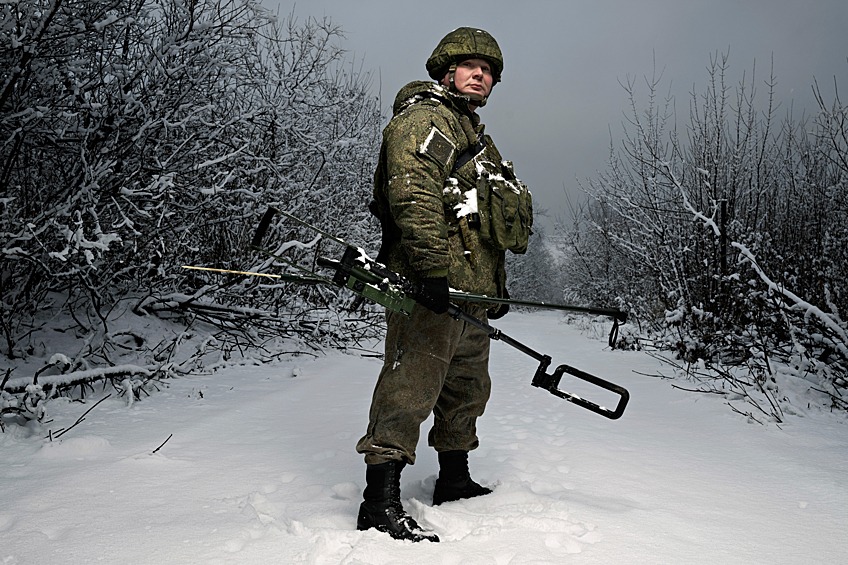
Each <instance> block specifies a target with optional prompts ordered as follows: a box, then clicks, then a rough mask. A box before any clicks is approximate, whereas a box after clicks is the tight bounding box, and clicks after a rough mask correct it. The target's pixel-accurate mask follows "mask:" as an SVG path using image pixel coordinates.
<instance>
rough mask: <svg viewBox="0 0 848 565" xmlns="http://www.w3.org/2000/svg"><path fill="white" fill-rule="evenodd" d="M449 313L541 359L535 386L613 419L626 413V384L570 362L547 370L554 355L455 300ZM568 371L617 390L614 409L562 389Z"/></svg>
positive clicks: (585, 379)
mask: <svg viewBox="0 0 848 565" xmlns="http://www.w3.org/2000/svg"><path fill="white" fill-rule="evenodd" d="M447 313H448V315H450V316H451V317H452V318H454V319H456V320H462V321H463V322H466V323H469V324H471V325H472V326H475V327H477V328H479V329H481V330H483V331H484V332H486V333H487V334H488V336H489V339H492V340H497V341H502V342H504V343H505V344H507V345H509V346H510V347H514V348H515V349H517V350H519V351H520V352H522V353H524V354H525V355H528V356H530V357H532V358H533V359H535V360H536V361H538V362H539V367H538V368H537V369H536V374H535V375H533V381H532V382H531V383H530V384H532V385H533V386H535V387H539V388H542V389H545V390H547V391H548V392H550V393H551V394H553V395H554V396H558V397H560V398H563V399H565V400H567V401H568V402H571V403H572V404H576V405H578V406H580V407H581V408H585V409H586V410H589V411H591V412H594V413H595V414H600V415H601V416H604V417H606V418H609V419H610V420H617V419H619V418H621V415H622V414H624V409H625V408H626V407H627V402H628V401H629V400H630V393H629V392H628V391H627V389H625V388H624V387H621V386H618V385H617V384H615V383H611V382H609V381H607V380H605V379H602V378H600V377H597V376H595V375H590V374H589V373H587V372H585V371H581V370H580V369H577V368H575V367H572V366H571V365H560V366H558V367H557V368H556V369H555V370H554V374H553V375H550V374H548V367H550V365H551V357H550V356H549V355H545V354H544V353H539V352H538V351H536V350H534V349H531V348H530V347H528V346H526V345H524V344H523V343H521V342H520V341H517V340H515V339H513V338H511V337H510V336H508V335H506V334H505V333H503V332H502V331H501V330H499V329H498V328H495V327H493V326H490V325H489V324H487V323H486V322H484V321H483V320H481V319H479V318H476V317H474V316H472V315H471V314H468V313H466V312H465V311H464V310H462V309H461V308H459V307H458V306H455V305H454V304H450V305H449V306H448V312H447ZM565 373H568V374H569V375H571V376H573V377H577V378H578V379H581V380H584V381H586V382H588V383H591V384H593V385H595V386H599V387H601V388H603V389H606V390H608V391H610V392H613V393H615V394H617V395H618V404H617V405H616V407H615V409H613V410H610V409H609V408H605V407H603V406H600V405H598V404H596V403H594V402H591V401H589V400H586V399H585V398H581V397H579V396H577V395H576V394H572V393H570V392H566V391H564V390H560V389H559V382H560V380H561V379H562V376H563V374H565Z"/></svg>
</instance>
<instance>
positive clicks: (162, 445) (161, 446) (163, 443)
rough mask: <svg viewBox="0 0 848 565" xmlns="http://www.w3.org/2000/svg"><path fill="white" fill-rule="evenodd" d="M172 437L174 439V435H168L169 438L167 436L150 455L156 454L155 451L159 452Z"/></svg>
mask: <svg viewBox="0 0 848 565" xmlns="http://www.w3.org/2000/svg"><path fill="white" fill-rule="evenodd" d="M172 437H174V434H171V435H169V436H168V438H167V439H166V440H165V441H163V442H162V443H161V444H160V445H159V447H157V448H156V449H154V450H153V451H152V452H151V453H150V455H153V454H154V453H156V452H157V451H159V450H160V449H162V448H163V447H164V446H165V444H166V443H168V440H169V439H171V438H172Z"/></svg>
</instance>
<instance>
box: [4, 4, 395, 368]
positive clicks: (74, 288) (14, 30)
mask: <svg viewBox="0 0 848 565" xmlns="http://www.w3.org/2000/svg"><path fill="white" fill-rule="evenodd" d="M341 37H342V36H341V31H340V30H339V28H337V27H336V26H334V25H333V24H332V23H331V22H330V21H328V20H323V21H322V20H315V19H307V20H305V21H303V22H298V21H297V20H296V19H295V18H294V17H293V16H290V17H288V18H286V19H279V18H276V17H274V16H273V15H272V14H270V13H268V12H267V11H266V10H265V9H263V8H262V7H261V5H260V3H259V2H255V1H253V0H132V1H129V2H124V1H117V0H34V1H23V0H20V1H15V0H12V1H9V2H3V3H2V4H0V296H1V297H2V298H0V333H2V341H0V353H2V354H3V355H4V356H6V357H8V358H21V357H26V356H27V355H29V354H31V352H32V348H33V338H32V336H33V335H35V333H36V332H37V331H38V328H39V327H40V326H41V325H43V324H44V323H45V320H47V319H49V318H50V316H53V315H56V314H60V315H61V314H68V315H70V316H71V317H72V319H73V320H74V323H75V325H76V326H77V327H76V329H75V330H74V331H75V332H78V333H79V334H80V335H81V336H84V339H83V342H84V343H85V345H84V347H83V350H82V351H80V352H79V353H78V354H73V355H69V356H68V359H69V361H70V363H71V365H72V367H71V368H70V369H65V370H74V369H79V368H86V367H88V366H91V365H93V364H99V363H105V364H107V365H109V364H114V360H110V356H109V354H108V352H109V351H112V350H114V349H115V347H116V345H115V342H116V340H117V339H118V338H116V333H115V331H114V327H113V326H115V325H116V322H115V318H116V316H117V315H118V314H119V313H120V312H122V311H124V310H126V309H128V308H134V309H135V311H136V312H137V313H140V314H144V313H159V314H160V315H161V314H164V313H176V314H177V315H178V316H184V317H185V319H186V320H189V321H190V320H191V319H194V317H195V316H198V315H202V316H203V317H204V319H206V320H207V321H210V322H213V323H214V324H215V325H217V326H218V327H221V328H223V329H224V330H225V332H224V334H222V335H225V334H226V332H231V331H239V332H242V335H243V336H252V337H251V339H253V338H256V339H259V338H257V337H256V336H257V334H256V331H257V328H261V327H263V325H264V326H267V327H269V328H271V329H273V331H278V332H282V333H285V332H286V331H289V330H293V329H296V328H300V327H302V326H301V325H299V324H298V322H297V321H295V320H293V313H294V312H302V311H303V310H304V308H305V305H306V304H312V305H315V304H319V305H320V304H321V303H326V302H327V301H332V300H336V298H335V296H334V295H333V294H332V293H327V292H323V293H321V292H316V291H313V290H307V291H302V290H299V289H293V287H291V286H290V285H271V286H260V285H259V282H261V281H257V280H255V279H250V278H248V279H245V278H238V277H220V276H214V275H207V274H205V273H198V272H190V271H186V270H185V269H182V268H181V266H182V265H202V266H212V267H220V268H230V269H241V270H243V269H251V268H270V265H269V260H268V258H267V257H265V256H262V255H261V254H257V253H256V252H254V251H253V250H251V249H250V248H249V242H250V239H251V235H252V232H253V229H254V228H255V226H256V224H257V222H258V221H259V218H260V217H261V215H262V213H263V212H264V210H265V209H266V207H267V206H269V205H275V206H279V207H282V208H284V209H287V210H290V211H293V212H296V213H297V214H299V215H301V216H303V217H304V218H306V219H308V220H309V221H311V222H314V223H316V224H318V225H322V226H327V227H332V229H333V230H337V229H339V230H340V231H342V234H341V235H345V236H350V237H352V238H353V237H355V238H357V239H358V240H362V241H368V240H369V238H370V240H373V239H374V237H375V235H374V234H375V233H376V230H375V226H374V224H373V223H372V222H371V221H370V219H369V218H368V216H367V210H366V207H365V202H367V198H368V194H369V193H370V188H369V186H370V178H371V171H372V169H373V162H372V160H373V155H375V154H376V152H377V151H376V146H377V143H378V135H379V125H380V121H381V116H380V111H379V107H378V103H377V100H376V99H375V98H374V97H373V96H371V95H370V94H369V92H368V90H369V78H368V75H367V74H365V73H363V72H362V71H361V69H359V68H358V67H356V66H355V63H354V62H352V61H349V60H347V59H346V57H345V54H344V51H343V50H342V48H341V47H340V45H339V43H340V40H341ZM341 218H343V219H344V221H343V222H340V221H339V220H340V219H341ZM341 227H344V229H343V230H341V229H340V228H341ZM292 235H293V236H294V235H295V234H292ZM250 320H253V322H254V325H253V327H248V326H249V324H246V323H244V322H247V321H250ZM272 333H273V332H272ZM224 339H226V338H224ZM166 341H167V340H166ZM242 343H243V342H242ZM153 345H154V344H151V345H150V347H151V349H153ZM230 347H236V345H231V346H230ZM177 348H178V347H177V346H176V345H175V344H174V343H170V342H167V343H163V344H159V346H158V348H157V349H156V351H155V355H154V357H156V359H157V361H156V362H157V363H159V365H161V364H162V363H164V362H165V361H167V359H168V358H169V355H171V354H172V353H173V351H175V350H176V349H177ZM154 364H155V363H154Z"/></svg>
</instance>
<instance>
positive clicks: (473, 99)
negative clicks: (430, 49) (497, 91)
mask: <svg viewBox="0 0 848 565" xmlns="http://www.w3.org/2000/svg"><path fill="white" fill-rule="evenodd" d="M455 74H456V63H453V64H451V66H450V67H448V83H449V84H450V86H449V87H448V92H450V93H451V94H453V95H455V96H458V97H460V98H464V99H466V100H467V101H468V103H469V104H473V105H474V106H476V107H478V108H482V107H483V106H485V105H486V101H487V100H488V99H489V97H488V96H480V95H479V94H465V93H462V92H460V91H459V90H458V89H457V88H456V83H455V82H454V75H455ZM494 86H495V84H494V83H492V87H493V88H494ZM489 94H491V91H490V92H489Z"/></svg>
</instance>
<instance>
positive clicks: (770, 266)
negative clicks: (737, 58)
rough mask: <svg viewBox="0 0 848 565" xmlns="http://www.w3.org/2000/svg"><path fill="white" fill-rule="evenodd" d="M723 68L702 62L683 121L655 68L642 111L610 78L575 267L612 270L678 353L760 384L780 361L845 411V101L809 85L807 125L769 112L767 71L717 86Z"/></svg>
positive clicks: (723, 60)
mask: <svg viewBox="0 0 848 565" xmlns="http://www.w3.org/2000/svg"><path fill="white" fill-rule="evenodd" d="M728 68H729V64H728V57H727V56H726V55H721V56H719V55H716V56H714V57H712V58H711V62H710V66H709V69H708V78H709V80H708V83H707V87H706V89H705V90H704V91H703V92H702V93H700V94H698V93H696V92H693V93H692V96H691V99H690V103H689V118H688V121H687V122H686V125H685V127H681V126H680V125H678V124H677V122H676V108H675V105H674V99H673V98H672V97H665V98H664V99H662V98H661V97H660V96H659V94H658V93H659V85H660V83H661V81H660V78H659V77H657V76H654V77H653V78H651V79H649V80H647V92H648V103H647V108H646V109H645V110H644V111H642V110H640V108H639V104H638V103H637V89H636V84H635V81H632V80H629V81H628V82H627V83H625V84H624V87H625V90H626V92H627V94H628V97H629V99H630V102H631V109H630V110H631V113H630V116H629V120H628V124H627V127H626V130H625V137H624V142H623V144H622V149H621V150H620V151H616V150H613V151H611V156H610V165H609V169H608V171H607V172H606V173H604V174H602V175H600V176H599V177H598V178H597V179H592V180H591V181H590V182H589V184H588V187H586V188H587V191H588V193H589V194H590V197H591V202H590V204H589V206H588V208H587V214H586V216H585V217H586V218H587V221H588V222H589V223H588V226H591V229H581V230H579V231H576V232H575V233H576V234H578V235H579V239H577V240H576V241H577V244H576V246H575V249H576V253H575V255H574V257H575V258H576V265H577V266H578V268H582V269H583V271H584V272H586V273H591V274H592V275H595V276H597V275H598V273H599V272H600V270H601V269H603V268H604V266H609V265H611V264H613V263H615V264H618V265H622V266H623V268H624V269H625V271H626V272H627V273H628V276H626V277H623V278H618V279H612V280H615V281H616V286H615V288H614V292H616V293H617V294H618V295H619V296H620V297H622V300H623V301H624V302H626V303H629V304H632V305H633V306H634V307H635V312H634V313H635V314H636V315H637V316H638V317H641V318H642V320H643V321H645V322H648V323H656V322H660V324H659V325H658V326H657V327H662V328H664V329H665V330H668V329H671V330H673V331H674V332H675V334H676V338H675V339H673V340H672V343H673V345H674V347H675V349H676V351H677V353H678V355H679V357H680V358H681V359H683V360H684V361H685V362H688V363H693V362H696V361H697V362H700V363H704V362H706V363H708V364H716V365H718V364H731V365H739V364H742V365H745V366H747V367H748V369H749V372H750V374H751V375H757V377H756V378H755V379H753V381H752V382H755V383H757V386H763V387H764V383H767V382H770V380H771V377H772V376H773V375H774V372H775V371H776V370H777V369H776V367H775V365H774V363H775V362H776V361H780V362H781V363H782V364H784V365H789V366H791V367H794V370H795V371H796V372H797V374H798V376H800V377H802V378H807V379H809V380H811V381H812V382H813V383H814V386H816V387H819V388H823V389H826V391H827V394H829V395H830V396H831V397H832V398H833V402H834V405H837V406H840V407H842V408H846V407H848V405H846V403H845V400H844V399H843V398H842V395H843V394H844V392H845V382H844V380H842V379H841V378H838V377H836V375H838V374H840V373H841V372H844V370H845V369H846V368H848V354H846V353H848V340H846V325H845V322H844V321H843V319H842V317H841V313H842V312H844V311H845V310H846V307H848V303H846V283H845V281H846V279H845V277H844V274H845V273H844V269H845V264H846V263H845V252H844V248H845V243H846V241H848V240H846V236H847V235H848V233H846V231H845V223H846V220H845V218H846V215H845V214H844V210H845V209H844V205H845V200H844V195H845V183H846V178H847V177H846V169H845V166H844V164H845V162H846V161H845V154H846V144H845V139H846V138H845V109H844V107H843V106H842V105H841V103H840V102H839V99H838V95H837V96H836V100H835V102H834V103H833V104H832V105H830V106H828V105H826V104H825V103H824V98H823V96H821V94H820V91H819V90H818V88H817V87H816V93H817V94H818V98H819V101H820V109H821V111H820V113H819V115H818V117H817V119H816V120H815V124H814V125H815V127H814V128H813V132H812V134H810V133H808V129H809V128H808V124H807V122H806V121H805V120H801V121H796V120H795V118H794V116H792V114H791V112H788V113H787V114H786V117H785V118H784V119H783V120H782V121H780V120H778V118H777V112H778V103H777V101H776V100H775V96H774V93H775V85H776V78H775V76H774V73H773V72H772V73H771V74H770V75H769V77H768V78H767V79H766V80H765V81H764V85H765V92H764V94H761V93H759V92H757V89H756V88H755V85H756V84H757V81H756V79H755V72H752V73H751V75H750V77H747V76H743V78H742V80H741V81H740V82H739V83H738V84H737V85H735V86H733V87H731V86H730V85H728V83H727V72H728ZM754 70H756V68H755V69H754ZM681 131H683V132H685V136H682V135H680V132H681ZM837 247H838V248H839V249H837ZM589 265H591V266H592V268H587V266H589ZM607 280H611V279H610V278H609V277H608V278H607ZM583 289H584V291H591V290H592V289H591V288H589V287H585V286H583ZM657 314H661V315H660V316H656V315H657ZM725 374H729V373H725ZM763 390H766V388H765V387H764V388H763ZM772 400H774V399H772ZM770 404H775V405H776V404H777V402H776V401H775V402H770ZM775 417H778V416H777V415H775Z"/></svg>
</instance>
